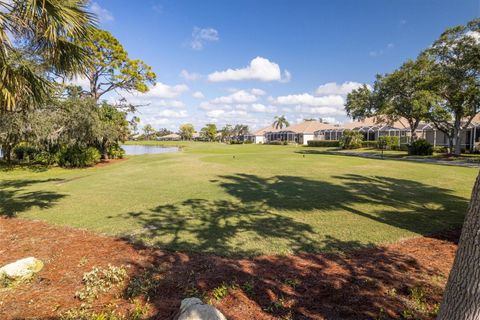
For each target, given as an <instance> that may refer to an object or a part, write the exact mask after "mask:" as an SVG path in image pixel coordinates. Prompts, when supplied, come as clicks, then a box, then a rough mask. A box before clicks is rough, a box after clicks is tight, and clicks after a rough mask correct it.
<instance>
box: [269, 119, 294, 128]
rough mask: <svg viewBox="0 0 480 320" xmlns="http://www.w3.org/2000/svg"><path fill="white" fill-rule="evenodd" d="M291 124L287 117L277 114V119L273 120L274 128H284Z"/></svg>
mask: <svg viewBox="0 0 480 320" xmlns="http://www.w3.org/2000/svg"><path fill="white" fill-rule="evenodd" d="M288 126H290V123H289V122H288V120H287V118H285V116H281V117H279V116H276V117H275V120H274V121H273V124H272V128H275V129H282V128H283V127H288Z"/></svg>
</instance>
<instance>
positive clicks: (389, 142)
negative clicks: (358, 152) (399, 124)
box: [378, 136, 400, 150]
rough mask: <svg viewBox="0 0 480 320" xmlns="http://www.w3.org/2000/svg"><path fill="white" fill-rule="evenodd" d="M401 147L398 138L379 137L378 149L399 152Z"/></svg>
mask: <svg viewBox="0 0 480 320" xmlns="http://www.w3.org/2000/svg"><path fill="white" fill-rule="evenodd" d="M399 145H400V138H399V137H397V136H384V137H378V147H379V148H386V149H390V150H397V149H399Z"/></svg>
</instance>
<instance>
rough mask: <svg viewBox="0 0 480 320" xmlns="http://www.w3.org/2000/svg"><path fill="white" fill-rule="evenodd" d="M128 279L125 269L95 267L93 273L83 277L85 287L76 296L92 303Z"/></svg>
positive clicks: (109, 266)
mask: <svg viewBox="0 0 480 320" xmlns="http://www.w3.org/2000/svg"><path fill="white" fill-rule="evenodd" d="M126 277H127V270H125V268H124V267H114V266H112V265H108V268H100V267H93V269H92V271H90V272H86V273H84V275H83V279H82V280H83V283H84V284H85V287H84V288H83V289H82V290H80V291H78V292H77V293H76V294H75V296H76V297H77V298H78V299H80V300H82V301H85V300H86V301H92V300H95V299H96V298H98V296H99V295H100V294H101V293H104V292H108V291H109V290H110V289H111V288H112V287H114V286H116V285H118V284H120V283H122V282H123V280H125V278H126Z"/></svg>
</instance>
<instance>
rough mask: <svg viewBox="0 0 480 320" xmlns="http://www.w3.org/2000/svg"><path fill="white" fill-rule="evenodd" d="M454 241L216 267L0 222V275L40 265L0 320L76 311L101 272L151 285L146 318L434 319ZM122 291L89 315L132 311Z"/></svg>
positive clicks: (220, 262)
mask: <svg viewBox="0 0 480 320" xmlns="http://www.w3.org/2000/svg"><path fill="white" fill-rule="evenodd" d="M458 235H459V232H458V231H451V232H447V233H444V234H443V236H442V237H420V238H415V239H409V240H405V241H401V242H398V243H396V244H393V245H388V246H385V247H379V248H367V249H361V250H357V251H353V252H350V253H346V254H299V255H294V256H260V257H256V258H224V257H218V256H214V255H206V254H194V253H180V252H169V251H164V250H160V249H153V248H145V247H140V246H136V245H134V244H131V243H129V242H127V241H124V240H120V239H115V238H112V237H106V236H101V235H97V234H94V233H91V232H88V231H83V230H78V229H72V228H66V227H59V226H52V225H49V224H46V223H43V222H38V221H29V220H23V219H7V218H0V266H1V265H4V264H6V263H10V262H13V261H15V260H17V259H20V258H24V257H28V256H35V257H36V258H39V259H41V260H43V261H44V262H45V267H44V269H43V270H42V271H41V272H40V273H39V274H38V275H37V276H36V278H35V279H34V280H32V281H31V282H30V283H25V284H21V285H19V286H16V287H14V288H13V289H0V319H5V320H7V319H43V320H45V319H58V318H59V316H60V315H61V314H62V313H64V312H65V311H66V310H68V309H71V308H78V307H79V306H80V305H81V303H82V302H81V301H79V300H78V299H77V298H75V296H74V295H75V292H77V291H78V290H80V289H82V287H83V284H82V276H83V273H85V272H88V271H90V270H91V269H92V267H93V266H104V267H105V266H107V265H108V264H112V265H115V266H120V265H125V266H126V267H127V270H128V273H129V279H130V280H129V281H132V282H131V283H133V281H134V279H137V280H138V277H141V275H142V274H145V272H149V274H151V275H153V277H154V278H155V279H156V282H155V286H153V287H150V288H149V294H148V295H149V296H150V299H149V300H148V301H147V299H146V297H145V295H144V296H142V297H141V299H143V300H142V301H145V303H148V305H149V306H150V316H151V317H150V318H149V319H171V318H172V317H173V315H174V314H175V312H176V311H177V310H178V307H179V305H180V301H181V300H182V299H183V298H185V297H188V296H191V295H195V296H199V297H202V298H204V299H211V302H212V303H213V304H214V305H215V306H216V307H217V308H219V309H220V310H221V311H222V312H223V313H224V314H225V315H226V317H227V318H228V319H258V320H261V319H389V318H402V317H407V316H408V315H410V314H414V315H415V316H416V317H418V318H422V319H433V318H434V309H435V308H436V306H438V303H439V302H440V301H441V296H442V291H443V288H444V286H445V282H446V279H447V277H448V273H449V271H450V268H451V265H452V262H453V258H454V254H455V250H456V239H457V238H458ZM127 285H128V284H126V286H127ZM222 286H225V287H227V289H228V294H226V296H225V297H219V298H218V299H215V294H214V292H216V291H215V288H218V287H222ZM217 291H218V290H217ZM124 292H125V291H124V288H117V289H115V290H113V292H109V293H106V294H103V295H102V296H101V297H100V298H99V299H97V300H96V301H95V303H94V308H95V309H96V310H101V309H102V308H105V306H106V305H108V304H113V305H115V306H116V308H118V310H127V309H129V308H131V307H132V301H131V300H129V299H127V298H125V297H124V296H125V294H124ZM412 292H414V293H412ZM217 297H218V294H217ZM432 310H433V311H432Z"/></svg>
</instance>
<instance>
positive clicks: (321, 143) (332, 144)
mask: <svg viewBox="0 0 480 320" xmlns="http://www.w3.org/2000/svg"><path fill="white" fill-rule="evenodd" d="M307 143H308V146H309V147H324V148H338V147H339V146H340V144H339V141H338V140H310V141H308V142H307Z"/></svg>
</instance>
